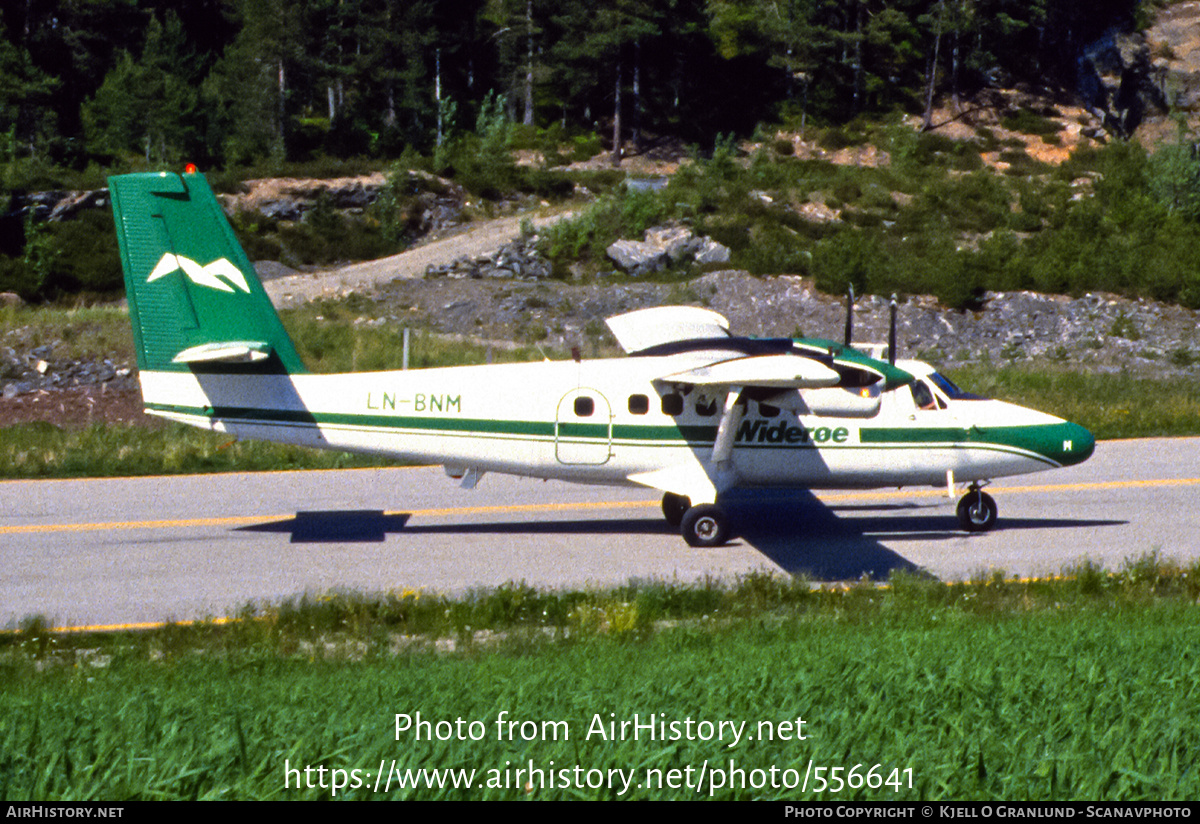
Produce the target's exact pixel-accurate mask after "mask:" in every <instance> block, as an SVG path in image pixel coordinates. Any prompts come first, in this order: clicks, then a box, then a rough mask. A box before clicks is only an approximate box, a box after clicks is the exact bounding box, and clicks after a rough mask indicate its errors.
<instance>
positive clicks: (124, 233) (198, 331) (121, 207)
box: [108, 172, 307, 373]
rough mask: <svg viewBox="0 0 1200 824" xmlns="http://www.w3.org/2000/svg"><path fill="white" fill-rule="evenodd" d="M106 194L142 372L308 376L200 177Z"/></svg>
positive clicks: (134, 184) (143, 183) (141, 183)
mask: <svg viewBox="0 0 1200 824" xmlns="http://www.w3.org/2000/svg"><path fill="white" fill-rule="evenodd" d="M108 186H109V192H110V194H111V197H112V205H113V216H114V218H115V220H116V224H117V241H118V243H119V245H120V247H121V265H122V267H123V268H124V270H125V294H126V296H127V297H128V299H129V314H130V319H131V320H132V322H133V338H134V343H135V344H136V346H137V352H138V368H139V369H141V370H142V371H188V370H210V371H211V370H219V371H252V372H288V373H298V372H305V371H307V370H305V368H304V364H303V363H301V361H300V357H299V355H297V354H296V349H295V347H294V346H293V345H292V341H291V339H290V338H289V337H288V335H287V332H286V331H285V330H284V328H283V324H282V323H281V322H280V320H279V315H278V314H276V312H275V307H273V306H272V305H271V300H270V298H268V297H267V293H266V292H265V291H263V287H262V283H260V282H259V280H258V276H257V275H256V274H255V272H254V268H253V267H252V266H251V265H250V261H249V260H247V258H246V253H245V252H243V251H242V247H241V246H240V245H239V244H238V242H237V238H236V237H235V236H234V234H233V230H232V229H231V228H230V226H229V222H228V221H227V220H226V219H225V213H224V212H223V211H222V210H221V205H220V204H219V203H218V202H217V199H216V197H215V196H214V195H213V193H212V189H210V188H209V186H208V181H206V180H205V179H204V177H203V176H201V175H199V174H185V175H178V174H168V173H167V172H154V173H146V174H132V175H121V176H119V177H111V178H109V179H108Z"/></svg>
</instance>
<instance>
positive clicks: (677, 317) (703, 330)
mask: <svg viewBox="0 0 1200 824" xmlns="http://www.w3.org/2000/svg"><path fill="white" fill-rule="evenodd" d="M605 323H607V324H608V328H609V329H610V330H612V333H613V337H615V338H616V339H617V343H619V344H621V348H622V349H624V350H625V352H626V353H628V354H633V353H634V352H641V351H643V350H645V349H649V348H651V347H653V346H660V345H662V344H664V343H675V342H676V341H681V340H697V339H701V338H725V337H729V321H727V320H725V318H724V317H723V316H722V315H720V314H718V313H716V312H714V311H712V310H711V309H701V308H700V307H698V306H655V307H652V308H650V309H638V310H637V311H636V312H626V313H625V314H623V315H616V316H614V317H611V318H609V319H608V320H606V321H605Z"/></svg>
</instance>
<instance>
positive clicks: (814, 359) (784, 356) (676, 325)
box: [607, 306, 913, 503]
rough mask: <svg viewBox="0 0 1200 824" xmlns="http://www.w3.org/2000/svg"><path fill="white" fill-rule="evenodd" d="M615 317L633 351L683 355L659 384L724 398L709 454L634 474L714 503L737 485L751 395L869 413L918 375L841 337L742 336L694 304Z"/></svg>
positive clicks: (613, 325) (619, 334)
mask: <svg viewBox="0 0 1200 824" xmlns="http://www.w3.org/2000/svg"><path fill="white" fill-rule="evenodd" d="M607 322H608V327H609V329H611V330H612V333H613V335H615V336H616V338H617V342H618V343H619V344H620V345H621V348H622V349H624V350H625V351H626V352H627V353H628V354H630V355H635V356H655V355H674V356H679V357H678V358H672V360H673V361H675V363H674V365H675V366H676V367H681V366H682V367H685V368H682V369H680V368H677V369H676V370H675V371H670V372H665V373H664V374H663V375H661V376H659V377H657V378H655V379H654V382H655V383H656V384H660V385H668V386H669V385H683V386H693V387H701V388H703V389H704V390H705V391H706V392H708V393H709V394H712V395H716V396H717V397H718V398H722V397H723V404H722V406H723V409H722V412H721V418H720V423H719V424H718V426H717V436H716V440H715V442H714V443H713V450H712V453H711V455H710V456H708V458H707V460H704V459H702V458H700V457H699V456H696V458H694V459H693V460H689V461H685V462H684V463H682V464H680V465H678V466H671V467H665V468H663V469H660V470H657V471H654V472H648V473H640V474H638V475H634V476H631V477H630V480H632V481H635V482H636V483H640V484H644V485H646V486H650V487H653V488H657V489H662V490H664V491H667V492H674V493H676V494H681V495H687V496H688V497H690V498H691V499H692V502H693V503H699V502H702V501H703V502H711V501H713V500H715V498H716V494H717V493H718V491H719V490H721V489H724V488H727V487H728V486H731V485H734V484H735V483H736V471H735V469H734V468H733V466H732V464H731V462H730V458H731V457H732V454H733V446H734V441H735V438H736V432H737V428H738V426H739V424H740V423H741V421H742V417H743V416H744V415H745V412H746V407H747V404H746V401H747V399H750V398H753V399H755V400H759V401H762V402H767V403H772V404H778V405H780V406H783V407H786V408H790V409H794V410H796V411H798V412H800V413H801V414H805V413H807V414H832V415H840V416H848V417H869V416H870V415H873V414H875V413H876V412H878V410H879V403H880V402H879V390H887V389H891V388H894V387H896V386H901V385H904V384H906V383H910V382H911V381H912V380H913V377H912V375H910V374H908V373H907V372H905V371H904V370H902V369H897V368H896V367H895V366H893V365H891V364H889V363H886V362H884V361H879V360H876V359H874V358H869V357H867V356H866V355H863V354H861V353H860V352H857V351H855V350H853V349H850V348H849V347H846V346H843V345H841V344H838V343H835V342H833V341H825V340H808V339H803V340H791V339H787V338H778V339H761V338H744V337H735V336H733V335H730V334H729V322H728V321H727V320H726V319H725V318H724V317H723V316H721V315H719V314H718V313H716V312H713V311H711V310H709V309H701V308H698V307H694V306H661V307H655V308H652V309H641V310H638V311H636V312H627V313H626V314H623V315H617V316H616V317H612V318H609V319H608V321H607ZM834 387H840V389H834ZM868 388H869V389H868ZM840 390H851V391H849V392H843V391H840ZM826 392H832V393H833V394H832V395H826V394H824V393H826Z"/></svg>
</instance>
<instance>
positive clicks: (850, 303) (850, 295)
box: [846, 283, 854, 346]
mask: <svg viewBox="0 0 1200 824" xmlns="http://www.w3.org/2000/svg"><path fill="white" fill-rule="evenodd" d="M853 328H854V284H853V283H851V284H849V285H847V287H846V345H847V346H849V345H850V339H851V337H852V334H851V332H852V330H853Z"/></svg>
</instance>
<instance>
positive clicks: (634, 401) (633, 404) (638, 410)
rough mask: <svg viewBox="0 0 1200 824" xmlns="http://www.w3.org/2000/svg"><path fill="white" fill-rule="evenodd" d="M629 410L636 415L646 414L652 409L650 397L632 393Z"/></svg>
mask: <svg viewBox="0 0 1200 824" xmlns="http://www.w3.org/2000/svg"><path fill="white" fill-rule="evenodd" d="M629 411H630V412H631V413H633V414H634V415H645V414H646V413H647V412H649V411H650V399H649V398H647V397H646V396H645V395H630V396H629Z"/></svg>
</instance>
